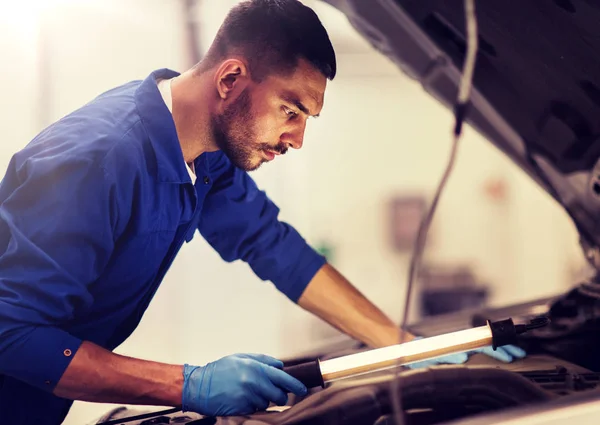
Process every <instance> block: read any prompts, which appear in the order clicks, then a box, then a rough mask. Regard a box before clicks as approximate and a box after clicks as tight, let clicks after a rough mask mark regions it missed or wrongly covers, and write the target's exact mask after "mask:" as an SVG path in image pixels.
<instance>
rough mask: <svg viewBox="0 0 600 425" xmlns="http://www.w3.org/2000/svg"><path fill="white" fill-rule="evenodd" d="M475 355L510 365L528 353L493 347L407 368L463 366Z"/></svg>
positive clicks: (514, 349)
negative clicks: (483, 355)
mask: <svg viewBox="0 0 600 425" xmlns="http://www.w3.org/2000/svg"><path fill="white" fill-rule="evenodd" d="M421 338H422V337H416V338H415V340H417V339H421ZM475 353H483V354H486V355H488V356H490V357H492V358H494V359H496V360H499V361H501V362H504V363H510V362H512V361H513V360H514V359H515V358H517V359H522V358H523V357H525V356H526V355H527V353H526V352H525V351H524V350H523V349H522V348H520V347H517V346H514V345H504V346H502V347H498V348H496V351H494V349H493V348H492V346H488V347H483V348H478V349H476V350H473V351H469V352H466V353H457V354H450V355H447V356H444V357H438V358H436V359H431V360H423V361H422V362H416V363H411V364H407V365H406V367H408V368H410V369H420V368H424V367H430V366H434V365H436V364H463V363H465V362H466V361H467V360H468V359H469V355H471V354H475Z"/></svg>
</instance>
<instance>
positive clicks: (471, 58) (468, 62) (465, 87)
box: [392, 0, 478, 425]
mask: <svg viewBox="0 0 600 425" xmlns="http://www.w3.org/2000/svg"><path fill="white" fill-rule="evenodd" d="M465 22H466V29H467V31H466V32H467V55H466V58H465V61H464V65H463V72H462V77H461V81H460V86H459V89H458V95H457V99H456V103H455V105H454V118H455V122H454V130H453V137H452V149H451V152H450V158H449V161H448V165H447V167H446V170H445V171H444V174H443V175H442V178H441V180H440V183H439V185H438V188H437V190H436V192H435V195H434V197H433V200H432V202H431V205H430V207H429V210H428V211H427V213H426V214H425V216H424V217H423V220H422V221H421V224H420V225H419V230H418V232H417V238H416V241H415V247H414V249H413V255H412V258H411V262H410V267H409V271H408V283H407V287H406V294H405V298H404V313H403V317H402V323H401V325H400V330H399V335H400V342H404V332H405V329H406V325H407V322H408V317H409V308H410V300H411V296H412V292H413V287H414V282H415V280H416V278H417V273H418V272H419V267H420V264H421V257H422V255H423V250H424V248H425V243H426V241H427V233H428V231H429V227H430V226H431V222H432V220H433V216H434V214H435V211H436V208H437V205H438V202H439V200H440V197H441V194H442V192H443V190H444V188H445V186H446V183H447V182H448V178H449V177H450V174H451V172H452V170H453V168H454V163H455V161H456V154H457V151H458V143H459V141H460V137H461V135H462V128H463V123H464V120H465V118H466V115H467V107H468V104H469V99H470V94H471V88H472V84H473V74H474V72H475V64H476V59H477V50H478V35H477V16H476V13H475V0H465ZM400 391H401V385H400V365H398V367H397V368H396V369H395V377H394V379H393V380H392V407H393V413H394V422H395V424H396V425H402V424H403V423H404V414H403V412H402V406H401V397H400Z"/></svg>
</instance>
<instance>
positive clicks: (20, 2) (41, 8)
mask: <svg viewBox="0 0 600 425" xmlns="http://www.w3.org/2000/svg"><path fill="white" fill-rule="evenodd" d="M72 1H73V0H0V27H10V28H12V29H17V30H19V31H23V32H25V33H28V34H31V33H33V32H35V31H36V29H37V27H38V25H39V21H40V18H41V16H42V15H43V14H44V13H46V12H47V11H49V10H50V9H54V8H55V7H57V6H60V5H63V4H65V3H69V2H72Z"/></svg>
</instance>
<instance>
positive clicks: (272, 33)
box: [197, 0, 337, 81]
mask: <svg viewBox="0 0 600 425" xmlns="http://www.w3.org/2000/svg"><path fill="white" fill-rule="evenodd" d="M231 54H239V55H241V56H243V57H244V58H245V59H246V60H247V61H248V65H249V67H250V73H251V75H252V78H253V79H254V80H257V81H261V80H262V79H264V78H265V77H266V76H268V75H269V74H271V73H273V72H282V73H291V72H293V71H294V69H295V68H296V66H297V65H298V60H299V59H300V58H303V59H305V60H307V61H308V62H309V63H311V64H312V65H314V66H315V67H316V68H317V69H318V70H319V71H320V72H321V73H322V74H323V75H325V77H327V78H328V79H330V80H333V79H334V78H335V74H336V68H337V65H336V58H335V51H334V49H333V46H332V45H331V41H330V39H329V35H328V34H327V31H326V30H325V28H324V27H323V25H322V23H321V21H320V20H319V17H318V16H317V14H316V13H315V12H314V11H313V10H312V9H311V8H309V7H307V6H305V5H304V4H302V3H301V2H300V1H299V0H246V1H243V2H241V3H239V4H238V5H236V6H235V7H233V8H232V9H231V10H230V11H229V13H228V14H227V17H226V18H225V20H224V22H223V24H222V25H221V27H220V28H219V31H218V32H217V35H216V37H215V39H214V41H213V43H212V45H211V46H210V49H209V50H208V52H207V54H206V56H205V57H204V58H203V60H202V62H200V63H199V64H198V66H197V68H198V70H199V71H200V72H203V71H205V70H206V69H210V68H212V67H213V66H215V65H216V64H217V63H218V62H219V61H220V60H223V59H225V58H226V57H227V56H228V55H231Z"/></svg>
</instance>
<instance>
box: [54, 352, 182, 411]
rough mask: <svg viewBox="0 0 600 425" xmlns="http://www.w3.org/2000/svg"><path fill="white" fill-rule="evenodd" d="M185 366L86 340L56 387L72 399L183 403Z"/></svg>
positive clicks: (55, 392)
mask: <svg viewBox="0 0 600 425" xmlns="http://www.w3.org/2000/svg"><path fill="white" fill-rule="evenodd" d="M182 389H183V366H177V365H169V364H163V363H157V362H151V361H145V360H139V359H134V358H131V357H125V356H120V355H117V354H114V353H111V352H110V351H108V350H105V349H104V348H102V347H99V346H97V345H95V344H93V343H91V342H87V341H85V342H83V343H82V345H81V347H80V348H79V350H78V351H77V354H76V355H75V356H74V357H73V360H72V361H71V363H70V364H69V366H68V368H67V370H66V371H65V373H64V374H63V376H62V378H61V379H60V381H59V383H58V385H57V386H56V388H55V389H54V394H55V395H56V396H58V397H63V398H66V399H70V400H83V401H91V402H98V403H122V404H142V405H147V406H150V405H155V406H174V407H178V406H181V400H182Z"/></svg>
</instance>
